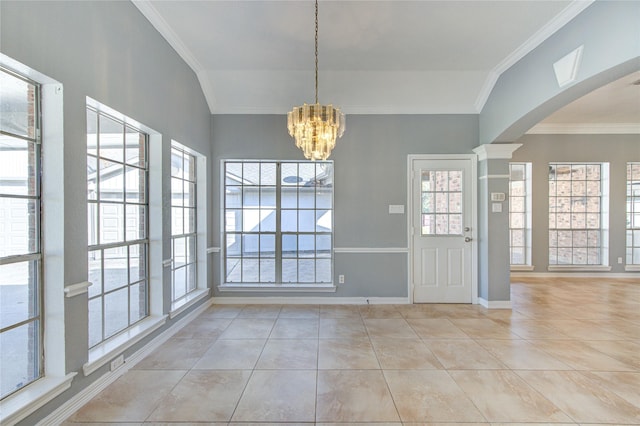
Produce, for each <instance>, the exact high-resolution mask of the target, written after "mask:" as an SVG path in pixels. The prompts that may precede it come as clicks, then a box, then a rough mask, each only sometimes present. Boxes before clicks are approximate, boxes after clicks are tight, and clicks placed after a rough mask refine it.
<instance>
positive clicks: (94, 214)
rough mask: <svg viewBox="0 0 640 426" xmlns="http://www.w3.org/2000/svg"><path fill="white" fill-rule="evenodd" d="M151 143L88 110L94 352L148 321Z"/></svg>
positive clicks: (120, 123)
mask: <svg viewBox="0 0 640 426" xmlns="http://www.w3.org/2000/svg"><path fill="white" fill-rule="evenodd" d="M147 141H148V136H147V135H146V134H145V133H143V132H141V131H139V130H138V129H135V128H133V127H131V126H129V125H127V124H125V123H124V122H123V121H122V120H120V119H117V118H114V117H111V116H109V115H107V114H105V113H103V112H101V111H98V110H96V109H94V108H92V107H89V106H87V214H88V235H89V241H88V245H89V259H88V260H89V280H90V281H91V283H92V284H93V285H92V286H91V287H90V288H89V347H90V348H92V347H94V346H96V345H98V344H100V343H102V342H103V341H105V340H106V339H109V338H110V337H113V336H115V335H116V334H118V333H120V332H122V331H123V330H125V329H127V328H129V327H131V326H133V325H134V324H136V323H137V322H138V321H140V320H141V319H143V318H144V317H146V316H147V315H148V268H147V265H148V243H149V242H148V222H149V204H148V168H147V162H146V158H147V155H146V153H147Z"/></svg>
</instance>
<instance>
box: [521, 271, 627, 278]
mask: <svg viewBox="0 0 640 426" xmlns="http://www.w3.org/2000/svg"><path fill="white" fill-rule="evenodd" d="M554 277H555V278H571V277H573V278H636V277H640V273H634V272H589V273H587V272H512V273H511V278H554Z"/></svg>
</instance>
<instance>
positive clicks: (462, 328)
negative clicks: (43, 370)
mask: <svg viewBox="0 0 640 426" xmlns="http://www.w3.org/2000/svg"><path fill="white" fill-rule="evenodd" d="M512 303H513V310H486V309H484V308H482V307H479V306H472V305H373V306H354V305H349V306H344V305H343V306H336V305H332V306H325V305H320V306H318V305H304V306H300V305H277V306H274V305H244V306H235V305H234V306H229V305H215V306H213V307H211V308H210V309H209V310H207V311H206V312H204V313H203V314H201V315H200V316H199V317H198V318H196V319H195V320H194V321H192V322H191V323H190V324H189V325H187V326H186V327H185V328H183V329H182V330H181V331H179V332H178V333H177V334H175V335H174V336H173V337H172V338H171V339H170V340H169V341H167V342H166V343H165V344H164V345H163V346H162V347H160V348H159V349H158V350H156V351H155V352H154V353H152V354H151V355H149V356H148V357H147V358H146V359H144V360H142V361H141V362H140V363H138V364H137V365H136V366H135V367H134V368H133V369H131V370H130V371H128V372H127V373H126V374H124V375H123V376H122V377H120V378H119V379H118V380H117V381H116V382H114V383H113V384H112V385H110V386H109V387H108V388H107V389H105V390H104V391H103V392H102V393H100V394H99V395H98V396H97V397H95V398H94V399H93V400H92V401H90V402H89V403H87V404H86V405H85V406H84V407H83V408H81V409H80V410H79V411H78V412H76V413H75V414H74V415H73V416H72V417H71V418H70V419H69V420H68V421H67V423H66V424H67V425H69V426H74V425H75V426H78V425H80V424H83V425H90V424H101V425H104V424H117V425H143V424H144V425H189V424H192V425H201V424H208V425H213V424H216V425H217V424H220V425H226V424H230V425H234V424H245V425H248V424H317V425H320V424H322V425H329V424H352V425H356V424H376V425H379V426H380V425H403V424H404V425H407V424H423V425H424V424H429V425H433V424H447V425H452V424H464V425H466V426H472V425H506V424H513V425H515V424H527V425H531V424H535V423H538V424H555V425H565V424H589V425H591V424H615V425H624V424H636V425H637V424H640V284H639V283H638V280H637V279H635V280H634V279H625V280H594V279H535V280H534V279H529V280H527V282H524V280H520V281H517V282H514V283H513V285H512Z"/></svg>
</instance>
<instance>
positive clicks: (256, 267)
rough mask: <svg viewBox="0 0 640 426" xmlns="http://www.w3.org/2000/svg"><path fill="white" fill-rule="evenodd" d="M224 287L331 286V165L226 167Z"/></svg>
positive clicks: (239, 163) (244, 163)
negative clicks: (239, 284)
mask: <svg viewBox="0 0 640 426" xmlns="http://www.w3.org/2000/svg"><path fill="white" fill-rule="evenodd" d="M224 176H225V187H224V194H225V199H224V213H225V214H224V230H225V232H224V239H225V241H226V244H225V256H224V259H225V265H224V273H225V276H224V278H225V283H259V284H293V285H296V284H306V285H308V284H321V283H326V284H328V283H331V282H332V276H333V275H332V247H333V241H332V238H333V163H332V162H295V161H283V162H274V161H226V162H225V163H224Z"/></svg>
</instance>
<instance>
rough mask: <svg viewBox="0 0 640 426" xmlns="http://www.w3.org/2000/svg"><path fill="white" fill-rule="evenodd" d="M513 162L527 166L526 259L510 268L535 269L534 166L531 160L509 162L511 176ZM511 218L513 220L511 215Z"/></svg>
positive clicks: (515, 269) (519, 269)
mask: <svg viewBox="0 0 640 426" xmlns="http://www.w3.org/2000/svg"><path fill="white" fill-rule="evenodd" d="M511 164H521V165H524V168H525V180H524V186H525V195H524V199H525V207H524V208H525V212H524V217H525V225H524V238H525V241H524V249H525V253H524V259H525V263H524V264H518V265H511V266H510V268H511V270H512V271H533V269H534V268H533V265H532V264H531V262H532V252H533V247H532V239H533V235H532V229H531V228H532V226H531V224H532V215H533V202H532V199H533V189H532V188H533V184H532V181H533V167H532V164H531V162H513V163H509V177H511ZM510 196H511V194H509V197H510ZM509 214H511V211H509ZM509 220H511V217H509ZM509 229H511V226H509ZM509 259H511V241H509Z"/></svg>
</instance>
